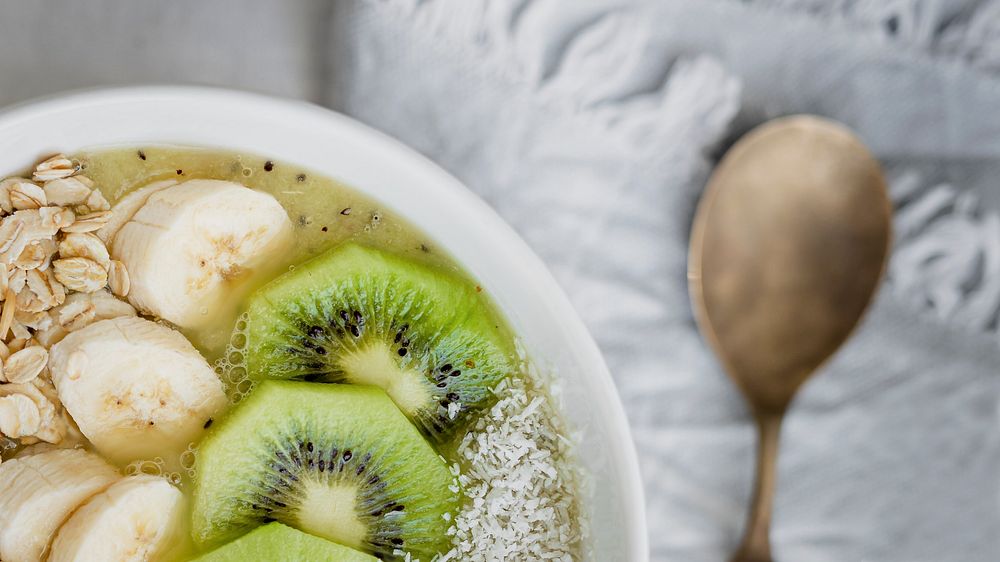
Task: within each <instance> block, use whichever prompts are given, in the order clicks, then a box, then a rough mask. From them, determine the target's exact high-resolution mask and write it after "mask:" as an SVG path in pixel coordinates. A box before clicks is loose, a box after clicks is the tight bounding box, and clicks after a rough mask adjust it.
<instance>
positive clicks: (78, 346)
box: [49, 317, 226, 463]
mask: <svg viewBox="0 0 1000 562" xmlns="http://www.w3.org/2000/svg"><path fill="white" fill-rule="evenodd" d="M49 369H50V371H51V374H52V382H53V383H55V385H56V389H57V390H58V392H59V399H60V400H61V401H62V403H63V406H64V407H65V408H66V410H67V411H68V412H69V413H70V415H72V416H73V419H74V420H75V421H76V423H77V425H78V426H79V427H80V431H81V432H82V433H83V434H84V435H85V436H86V437H87V439H89V440H90V442H91V443H93V445H94V447H95V448H96V449H97V451H98V452H100V453H102V454H103V455H105V456H106V457H107V458H109V459H111V460H112V461H115V462H120V463H125V462H128V461H132V460H137V459H151V458H154V457H157V456H160V457H164V458H167V457H169V458H175V457H177V456H178V455H179V454H180V453H181V452H182V451H184V449H185V448H186V447H187V446H188V444H189V443H190V442H191V441H194V440H195V439H196V438H197V436H198V434H199V433H200V432H201V431H202V429H203V427H204V425H205V422H207V421H208V420H209V419H210V418H212V417H213V416H215V415H216V414H217V413H218V412H219V410H221V409H222V408H223V407H224V406H225V405H226V396H225V394H224V392H223V389H222V383H221V382H220V381H219V378H218V377H217V376H216V374H215V371H213V370H212V368H211V367H210V366H209V365H208V363H207V362H206V361H205V359H204V358H203V357H202V356H201V354H200V353H198V351H197V350H196V349H195V348H194V346H192V345H191V344H190V343H189V342H188V341H187V339H185V338H184V336H182V335H181V334H180V333H179V332H177V331H175V330H172V329H170V328H167V327H166V326H162V325H160V324H157V323H155V322H151V321H149V320H144V319H142V318H138V317H119V318H113V319H110V320H101V321H100V322H95V323H93V324H91V325H89V326H87V327H86V328H83V329H81V330H77V331H75V332H72V333H70V334H69V335H67V336H66V337H65V338H64V339H63V340H62V341H60V342H59V343H57V344H56V345H54V346H53V347H52V349H51V350H50V351H49Z"/></svg>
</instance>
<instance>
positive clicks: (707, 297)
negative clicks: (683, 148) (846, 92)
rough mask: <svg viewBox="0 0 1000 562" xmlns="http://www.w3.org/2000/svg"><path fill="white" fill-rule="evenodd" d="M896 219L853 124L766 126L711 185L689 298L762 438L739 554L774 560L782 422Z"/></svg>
mask: <svg viewBox="0 0 1000 562" xmlns="http://www.w3.org/2000/svg"><path fill="white" fill-rule="evenodd" d="M890 224H891V206H890V203H889V198H888V196H887V193H886V186H885V180H884V179H883V178H882V172H881V168H880V167H879V164H878V162H877V161H876V160H875V158H874V157H873V156H872V155H871V153H870V152H869V151H868V150H867V149H866V148H865V146H864V145H863V144H862V143H861V142H860V141H859V140H858V139H857V137H855V136H854V135H853V134H852V133H851V132H850V131H849V130H848V129H847V128H846V127H844V126H842V125H840V124H838V123H834V122H832V121H828V120H825V119H820V118H818V117H812V116H795V117H787V118H782V119H777V120H774V121H771V122H769V123H766V124H764V125H761V126H760V127H758V128H756V129H755V130H753V131H751V132H750V133H749V134H747V135H746V136H745V137H743V138H742V139H740V141H739V142H737V143H736V144H735V145H734V146H733V147H732V149H731V150H729V152H728V153H727V154H726V156H725V157H724V158H723V159H722V162H721V163H720V164H719V166H718V167H717V168H716V170H715V172H714V173H713V175H712V178H711V180H710V181H709V183H708V187H707V188H706V192H705V195H704V197H703V198H702V201H701V203H700V204H699V206H698V212H697V215H696V217H695V221H694V228H693V230H692V234H691V254H690V259H689V263H688V281H689V284H690V290H691V299H692V303H693V306H694V310H695V316H696V317H697V319H698V324H699V326H700V327H701V331H702V334H703V336H704V337H705V339H706V340H707V341H708V342H709V344H710V345H711V346H712V347H713V348H714V349H715V352H716V353H717V354H718V355H719V357H720V359H721V361H722V364H723V366H724V367H725V369H726V371H727V372H728V373H729V375H730V377H731V378H732V379H733V380H734V381H735V382H736V384H737V386H739V388H740V389H741V390H742V392H743V394H744V395H745V396H746V399H747V401H748V402H749V403H750V406H751V409H752V410H753V416H754V418H755V421H756V423H757V430H758V439H759V445H758V451H757V477H756V484H755V490H754V495H753V503H752V505H751V508H750V513H749V516H748V519H747V526H746V531H745V532H744V535H743V541H742V543H741V545H740V547H739V549H738V550H737V551H736V554H735V555H734V556H733V558H732V560H733V562H770V561H771V547H770V539H769V533H770V530H769V529H770V525H771V507H772V500H773V496H774V487H775V464H776V460H777V453H778V436H779V434H780V431H781V420H782V418H783V417H784V414H785V410H786V409H787V408H788V405H789V403H790V402H791V401H792V398H793V397H794V396H795V393H796V391H797V390H798V388H799V387H800V386H801V385H802V383H803V382H805V381H806V379H807V378H809V375H811V374H812V373H813V372H814V371H815V370H816V369H817V368H818V367H819V366H820V364H822V363H823V362H824V361H825V360H826V359H827V358H828V357H830V356H831V355H832V354H833V353H834V352H835V351H836V350H837V348H839V347H840V345H841V344H842V343H843V342H844V340H846V339H847V336H848V335H849V334H850V333H851V331H852V330H853V329H854V327H855V325H857V323H858V321H859V320H860V318H861V315H862V313H863V312H864V310H865V308H866V307H867V306H868V303H869V302H870V301H871V298H872V295H873V294H874V293H875V290H876V287H877V286H878V283H879V280H880V278H881V276H882V272H883V269H884V266H885V261H886V256H887V254H888V250H889V241H890V237H891V234H890V228H891V227H890Z"/></svg>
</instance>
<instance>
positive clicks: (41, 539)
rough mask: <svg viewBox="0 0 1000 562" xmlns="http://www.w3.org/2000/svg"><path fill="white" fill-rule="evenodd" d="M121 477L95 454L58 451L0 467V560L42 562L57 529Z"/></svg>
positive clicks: (24, 457)
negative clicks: (83, 504)
mask: <svg viewBox="0 0 1000 562" xmlns="http://www.w3.org/2000/svg"><path fill="white" fill-rule="evenodd" d="M119 478H120V476H119V474H118V471H116V470H115V469H114V468H113V467H112V466H111V465H109V464H108V463H106V462H104V460H102V459H101V458H100V457H98V456H97V455H95V454H93V453H88V452H86V451H84V450H82V449H58V450H52V451H45V452H40V453H37V454H33V455H29V456H23V457H18V458H15V459H11V460H8V461H5V462H4V463H3V464H0V559H2V560H3V561H4V562H39V561H41V560H43V559H44V558H43V556H44V554H45V550H46V549H47V548H48V546H49V542H50V541H51V540H52V535H53V534H55V532H56V529H58V528H59V526H60V525H61V524H62V523H63V521H65V520H66V518H67V517H68V516H69V515H70V514H71V513H72V512H73V511H74V510H75V509H76V508H77V507H79V506H80V504H82V503H83V502H85V501H86V500H87V499H88V498H90V497H91V496H93V495H94V494H96V493H98V492H100V491H101V490H104V489H105V488H107V487H108V486H109V485H111V484H112V483H113V482H115V481H116V480H118V479H119Z"/></svg>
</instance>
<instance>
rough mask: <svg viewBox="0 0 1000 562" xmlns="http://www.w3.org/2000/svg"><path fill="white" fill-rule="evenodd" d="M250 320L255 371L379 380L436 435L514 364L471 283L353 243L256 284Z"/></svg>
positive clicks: (454, 425) (486, 396)
mask: <svg viewBox="0 0 1000 562" xmlns="http://www.w3.org/2000/svg"><path fill="white" fill-rule="evenodd" d="M248 325H249V327H248V336H249V344H248V353H247V365H248V369H249V372H250V374H251V377H252V378H255V379H258V380H259V379H264V378H278V379H289V378H294V379H301V380H307V381H322V382H332V383H355V384H372V385H376V386H380V387H382V388H383V389H385V390H386V392H387V393H388V394H389V396H390V397H391V398H392V399H393V400H394V401H395V402H396V404H397V405H398V406H399V408H400V409H401V410H403V412H404V413H405V414H406V415H407V416H408V417H409V418H410V419H411V421H413V423H414V424H415V425H416V426H417V427H418V428H420V430H421V431H422V432H423V433H424V434H425V435H426V436H428V437H429V438H430V439H432V440H433V441H436V442H442V441H446V440H448V439H449V438H450V437H452V436H453V435H454V434H455V433H456V431H457V430H458V429H460V428H463V427H465V426H467V425H468V424H469V423H470V421H471V420H472V419H473V418H474V416H475V414H476V413H478V412H479V411H481V410H482V409H483V408H486V407H488V406H489V405H490V404H492V402H493V401H494V396H493V394H492V389H493V388H494V387H495V386H496V385H497V383H499V382H500V381H501V380H502V379H503V378H504V377H506V376H508V375H509V374H510V373H511V372H512V370H513V368H514V361H513V344H512V342H511V341H510V338H509V337H508V336H507V335H506V334H505V333H504V332H503V331H502V330H501V329H500V328H499V327H498V326H497V325H496V324H495V322H494V320H493V318H492V317H491V316H490V314H489V312H488V308H487V307H486V305H485V303H484V302H483V298H482V296H481V295H480V294H479V293H478V291H477V289H476V286H475V285H474V284H472V283H471V282H469V281H466V280H464V279H462V278H459V277H458V276H456V275H454V274H452V273H450V272H446V271H443V270H440V269H436V268H432V267H429V266H425V265H422V264H418V263H415V262H412V261H409V260H406V259H404V258H401V257H398V256H395V255H391V254H387V253H384V252H381V251H378V250H374V249H370V248H365V247H362V246H358V245H355V244H345V245H342V246H338V247H337V248H334V249H332V250H330V251H329V252H327V253H325V254H322V255H321V256H318V257H317V258H314V259H313V260H311V261H309V262H306V263H305V264H302V265H300V266H298V267H296V268H295V269H294V270H293V271H291V272H289V273H287V274H285V275H283V276H281V277H279V278H278V279H276V280H274V281H272V282H271V283H269V284H268V285H266V286H264V287H263V288H261V289H260V290H259V291H258V292H257V293H256V294H255V295H254V296H253V297H252V299H251V302H250V305H249V308H248Z"/></svg>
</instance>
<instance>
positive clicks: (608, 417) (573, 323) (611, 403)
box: [0, 85, 649, 562]
mask: <svg viewBox="0 0 1000 562" xmlns="http://www.w3.org/2000/svg"><path fill="white" fill-rule="evenodd" d="M166 101H169V102H170V103H180V104H187V105H190V106H192V107H195V106H199V105H206V104H209V105H210V104H216V105H225V104H233V105H235V106H240V107H241V108H242V109H244V110H245V109H246V108H247V107H248V106H251V107H254V108H256V110H257V111H259V113H260V114H261V115H262V116H266V115H271V116H275V115H281V114H287V115H293V114H294V115H295V116H296V117H297V118H299V119H306V120H310V121H312V122H313V123H314V124H315V126H317V127H320V126H323V127H336V128H339V129H341V130H342V131H343V132H345V133H346V134H348V135H351V136H352V137H355V138H357V139H358V140H359V142H363V143H364V144H365V145H367V146H369V147H373V148H374V149H375V150H376V151H377V152H380V153H384V154H387V155H389V157H390V159H391V161H393V162H400V163H401V164H405V165H406V166H409V167H411V168H413V169H420V171H421V172H422V174H423V175H424V176H425V177H427V178H430V179H431V180H432V182H433V184H434V185H435V186H436V189H437V190H438V193H437V195H441V196H445V197H448V198H449V199H451V200H453V201H456V202H457V203H456V204H458V205H460V206H462V207H464V208H466V209H468V212H469V213H470V214H471V215H472V216H474V218H475V220H476V221H477V222H478V223H479V228H480V229H481V230H482V231H483V232H488V233H490V234H491V236H492V238H493V239H494V240H496V241H498V242H499V243H501V244H503V245H504V246H506V247H507V248H508V250H509V253H512V254H516V256H517V257H518V263H517V268H518V270H519V275H523V276H525V279H530V280H531V283H532V289H533V290H534V291H540V292H542V293H544V296H545V299H546V300H547V301H548V304H549V313H550V314H555V315H557V317H558V318H559V320H560V322H561V323H562V324H563V328H564V329H565V330H566V331H567V332H568V333H570V334H571V335H572V336H573V338H574V340H575V342H576V343H575V346H574V348H573V350H572V354H573V355H575V356H577V357H578V358H579V360H580V361H581V362H585V363H588V364H591V365H592V366H593V369H592V370H591V372H592V373H596V375H593V376H591V377H590V378H594V377H596V380H594V381H593V382H595V383H597V384H598V385H599V387H600V390H601V391H602V392H603V393H605V395H606V396H607V397H608V399H607V402H608V403H607V404H605V406H606V407H604V408H602V409H603V416H602V417H603V418H604V419H603V420H602V421H603V423H605V424H607V427H608V429H609V430H610V432H611V433H612V434H613V435H616V436H617V437H618V438H619V439H618V441H617V445H618V450H616V451H614V454H613V462H615V463H616V464H617V468H618V469H619V471H620V472H621V473H622V474H623V475H625V478H622V479H621V480H622V481H621V483H620V485H621V489H620V490H619V491H620V493H621V495H622V499H623V503H624V505H625V506H626V513H625V514H624V515H626V516H627V517H628V518H629V521H628V522H627V524H626V525H625V529H626V532H627V533H628V534H629V536H628V540H627V541H626V544H627V545H628V547H629V552H628V555H627V556H628V557H627V560H630V561H637V562H643V561H647V560H649V543H648V536H647V523H646V513H645V500H644V491H643V485H642V479H641V475H640V470H639V462H638V456H637V453H636V448H635V442H634V441H633V439H632V435H631V430H630V427H629V424H628V420H627V418H626V415H625V411H624V407H623V405H622V402H621V399H620V397H619V395H618V391H617V389H616V387H615V384H614V381H613V379H612V376H611V373H610V371H609V370H608V367H607V364H606V363H605V361H604V358H603V356H602V355H601V352H600V350H599V348H598V346H597V343H596V342H595V341H594V339H593V337H592V336H591V335H590V332H589V331H588V330H587V328H586V327H585V325H584V323H583V321H582V320H581V318H580V316H579V315H578V314H577V312H576V310H575V309H574V307H573V305H572V304H571V303H570V301H569V298H568V297H567V296H566V294H565V292H564V291H563V290H562V288H561V287H560V286H559V285H558V283H557V282H556V280H555V278H554V277H553V276H552V274H551V272H550V271H549V269H548V267H547V266H546V265H545V264H544V263H543V262H542V260H541V258H540V257H539V256H538V255H537V254H536V253H535V252H534V250H532V249H531V248H530V247H529V246H528V244H527V243H526V242H525V241H524V240H523V239H522V238H521V237H520V235H519V234H517V232H516V231H514V229H513V228H512V227H511V226H510V225H509V224H508V223H507V222H506V221H504V220H503V219H502V218H501V217H500V216H499V215H498V214H497V212H496V211H495V210H494V209H493V208H492V207H490V206H489V205H488V204H487V203H486V202H485V201H483V200H482V199H480V198H479V196H478V195H476V194H475V193H474V192H473V191H472V190H471V189H469V188H468V187H467V186H465V184H464V183H462V182H461V181H459V180H458V179H457V178H455V177H454V176H452V175H451V174H449V173H448V172H447V171H445V170H444V169H443V168H441V167H440V166H439V165H437V164H436V163H434V162H433V161H431V160H430V159H429V158H427V157H425V156H423V155H421V154H419V153H418V152H417V151H416V150H414V149H412V148H410V147H409V146H406V145H405V144H403V143H402V142H400V141H398V140H396V139H394V138H392V137H390V136H388V135H386V134H384V133H382V132H380V131H378V130H376V129H374V128H372V127H370V126H368V125H365V124H363V123H361V122H359V121H357V120H355V119H353V118H351V117H349V116H347V115H344V114H342V113H339V112H337V111H334V110H332V109H329V108H325V107H322V106H319V105H316V104H314V103H311V102H308V101H304V100H296V99H288V98H279V97H274V96H270V95H266V94H260V93H253V92H248V91H241V90H233V89H227V88H219V87H211V86H176V85H144V86H126V87H98V88H86V89H79V90H70V91H66V92H61V93H56V94H52V95H46V96H41V97H36V98H33V99H29V100H26V101H22V102H18V103H15V104H12V105H7V106H4V107H0V133H2V132H3V131H4V130H5V129H10V128H12V127H16V126H23V125H24V124H25V123H29V122H31V121H34V120H39V119H42V118H43V117H44V116H45V115H49V114H52V113H63V114H66V113H70V112H73V111H81V110H86V109H87V108H95V107H101V106H116V105H123V106H127V105H129V104H143V103H145V104H155V103H157V102H166ZM147 142H149V143H150V144H157V143H159V144H171V142H172V141H170V140H168V139H164V140H163V141H158V140H150V141H147ZM112 144H114V143H112ZM124 144H128V143H124ZM189 144H191V145H194V146H197V143H189ZM92 146H107V145H106V144H104V145H102V144H100V143H95V145H92ZM202 146H215V147H217V148H221V149H225V148H226V146H225V145H219V144H217V143H206V144H204V145H202ZM85 147H86V145H84V146H76V147H72V148H73V149H79V148H85ZM45 148H46V147H38V152H39V153H42V152H43V151H44V150H45ZM261 152H263V151H261ZM8 164H10V167H9V168H8ZM27 164H28V163H27V162H7V156H6V155H5V154H0V170H2V169H5V168H6V169H12V170H16V169H20V168H21V167H23V166H24V165H27ZM397 212H399V213H400V214H402V215H403V216H404V217H405V216H406V212H405V210H398V208H397ZM501 309H502V307H501ZM557 376H558V375H557ZM592 485H599V483H598V482H593V483H592Z"/></svg>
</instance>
